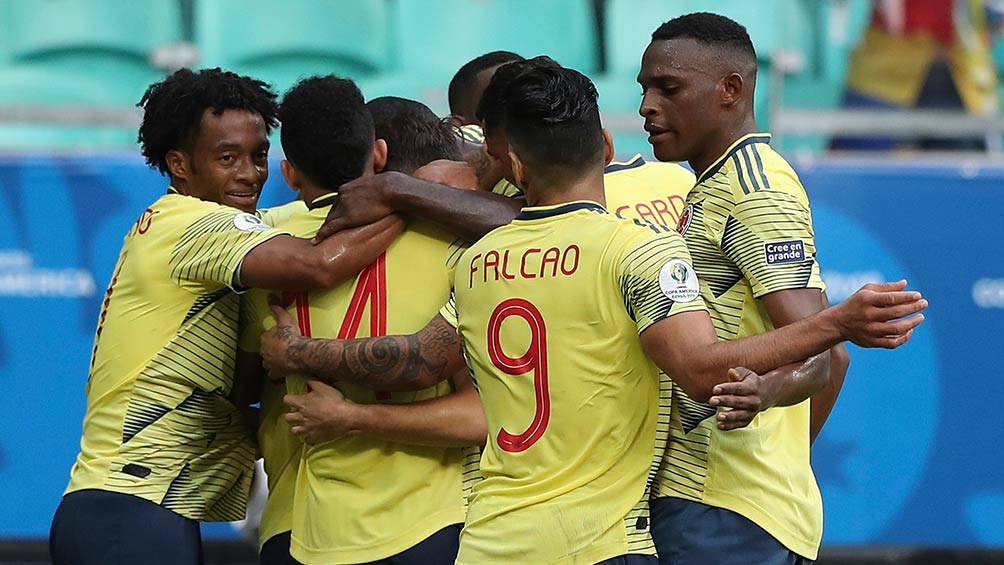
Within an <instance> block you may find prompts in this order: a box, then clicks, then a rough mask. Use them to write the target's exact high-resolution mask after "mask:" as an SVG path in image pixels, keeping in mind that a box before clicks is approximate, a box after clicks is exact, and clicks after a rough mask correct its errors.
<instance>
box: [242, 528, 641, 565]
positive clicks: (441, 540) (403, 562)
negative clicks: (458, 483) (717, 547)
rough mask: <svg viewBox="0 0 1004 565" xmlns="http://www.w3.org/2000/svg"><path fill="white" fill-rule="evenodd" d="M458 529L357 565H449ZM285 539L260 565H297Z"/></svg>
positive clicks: (272, 543) (270, 547) (271, 543)
mask: <svg viewBox="0 0 1004 565" xmlns="http://www.w3.org/2000/svg"><path fill="white" fill-rule="evenodd" d="M462 526H463V525H462V524H453V525H452V526H446V527H445V528H443V529H442V530H439V531H438V532H436V533H434V534H432V535H431V536H429V537H427V538H425V539H424V540H422V541H420V542H419V543H418V544H416V545H414V546H412V547H410V548H408V549H406V550H404V551H402V552H401V553H398V554H397V555H392V556H390V557H387V558H386V559H380V560H379V561H371V562H369V563H365V564H361V565H453V564H454V562H456V560H457V552H458V551H459V550H460V528H461V527H462ZM289 538H290V533H289V532H284V533H281V534H277V535H275V536H272V537H271V538H269V539H268V541H266V542H265V544H264V545H262V547H261V555H260V558H261V561H260V563H261V565H298V562H297V561H296V560H295V559H293V557H292V556H291V555H290V554H289V542H290V539H289ZM628 565H634V564H633V563H632V564H628Z"/></svg>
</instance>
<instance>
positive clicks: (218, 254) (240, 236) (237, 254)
mask: <svg viewBox="0 0 1004 565" xmlns="http://www.w3.org/2000/svg"><path fill="white" fill-rule="evenodd" d="M288 234H289V232H286V231H281V230H276V229H273V228H271V227H269V226H268V225H267V224H265V223H264V222H263V221H262V220H261V219H260V218H258V216H255V215H254V214H248V213H245V212H239V211H236V210H234V211H230V210H219V211H214V212H211V213H209V214H206V215H204V216H202V217H200V218H199V219H197V220H195V221H194V222H192V223H191V224H190V225H189V226H188V227H187V228H186V229H185V231H184V233H182V235H181V237H180V238H179V239H178V242H177V244H176V245H175V246H174V249H173V250H172V251H171V259H170V267H171V278H172V279H173V280H174V281H175V282H177V283H178V284H179V285H181V286H183V287H187V288H190V289H195V290H197V289H202V288H204V287H205V286H207V285H208V286H218V285H223V286H226V287H229V288H232V289H234V290H238V291H240V290H244V289H240V288H235V275H236V274H237V273H238V272H239V270H240V266H241V262H242V261H243V260H244V256H245V255H247V254H248V253H249V252H250V251H251V250H252V249H254V248H255V247H257V246H258V245H261V244H262V243H264V242H266V241H268V240H270V239H272V238H273V237H276V236H278V235H288Z"/></svg>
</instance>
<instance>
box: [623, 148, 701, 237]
mask: <svg viewBox="0 0 1004 565" xmlns="http://www.w3.org/2000/svg"><path fill="white" fill-rule="evenodd" d="M694 180H695V179H694V174H693V173H691V172H690V171H689V170H687V169H685V168H684V167H682V166H680V165H678V164H676V163H660V162H658V161H655V162H652V161H646V160H645V159H644V158H643V157H642V156H641V155H635V156H634V157H632V158H631V159H628V160H627V161H613V162H611V163H610V164H609V165H607V166H606V168H604V169H603V185H604V191H603V192H604V195H605V197H606V201H607V205H606V208H607V210H609V211H610V212H611V213H613V214H617V215H618V216H621V217H623V218H632V219H637V220H641V221H643V222H648V223H650V224H658V225H662V226H668V227H672V228H675V227H676V224H677V222H679V220H680V215H681V214H682V213H683V210H684V208H685V207H686V205H687V202H686V200H687V193H689V192H690V189H692V188H693V187H694Z"/></svg>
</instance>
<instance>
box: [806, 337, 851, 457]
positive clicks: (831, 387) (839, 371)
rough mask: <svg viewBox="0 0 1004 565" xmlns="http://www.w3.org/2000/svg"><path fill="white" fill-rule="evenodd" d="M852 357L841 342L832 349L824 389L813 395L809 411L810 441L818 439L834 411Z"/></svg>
mask: <svg viewBox="0 0 1004 565" xmlns="http://www.w3.org/2000/svg"><path fill="white" fill-rule="evenodd" d="M850 364H851V357H850V355H849V354H848V352H847V347H846V346H845V345H844V344H842V343H841V344H840V345H838V346H836V347H834V348H833V349H831V350H830V371H829V375H828V378H827V380H826V382H825V383H824V385H823V388H822V390H820V391H819V392H817V393H815V394H813V395H812V401H811V404H810V406H811V408H810V413H809V441H810V442H814V441H816V437H817V436H818V435H819V432H821V431H822V429H823V425H824V424H825V423H826V420H827V418H829V417H830V413H831V412H832V411H833V406H834V405H835V404H836V402H837V396H839V395H840V389H841V388H842V387H843V386H844V377H845V376H846V375H847V369H848V368H849V367H850Z"/></svg>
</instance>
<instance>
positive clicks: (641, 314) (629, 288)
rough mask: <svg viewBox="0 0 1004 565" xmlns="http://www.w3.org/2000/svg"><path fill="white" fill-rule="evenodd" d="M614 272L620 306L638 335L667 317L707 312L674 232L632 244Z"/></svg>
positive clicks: (680, 240)
mask: <svg viewBox="0 0 1004 565" xmlns="http://www.w3.org/2000/svg"><path fill="white" fill-rule="evenodd" d="M618 271H619V272H618V276H619V282H620V291H621V295H622V296H623V298H624V306H625V308H627V312H628V314H629V315H630V316H631V319H633V320H634V321H635V323H636V324H637V325H638V333H639V334H640V333H642V332H644V331H645V330H647V329H648V328H649V326H651V325H652V324H654V323H656V322H659V321H660V320H664V319H666V318H668V317H670V316H675V315H676V314H680V313H683V312H694V311H707V307H706V306H705V304H704V301H703V300H702V299H701V285H700V281H699V280H698V278H697V272H696V271H694V267H693V262H692V261H691V259H690V252H689V251H688V250H687V244H686V243H685V242H684V240H683V237H682V236H680V235H679V234H677V233H675V232H670V233H662V234H659V235H648V236H647V237H645V238H642V239H641V240H640V241H638V242H636V243H635V244H634V245H633V246H632V247H631V249H630V250H629V251H628V252H627V253H626V254H625V255H624V256H623V258H622V259H621V260H620V265H619V266H618Z"/></svg>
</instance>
